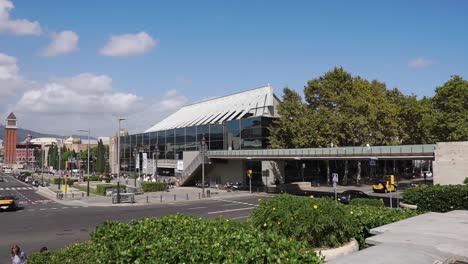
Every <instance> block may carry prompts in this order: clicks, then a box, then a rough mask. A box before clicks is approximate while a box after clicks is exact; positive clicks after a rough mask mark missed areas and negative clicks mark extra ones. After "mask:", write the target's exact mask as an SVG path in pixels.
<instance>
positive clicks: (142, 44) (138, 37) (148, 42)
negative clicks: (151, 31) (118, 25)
mask: <svg viewBox="0 0 468 264" xmlns="http://www.w3.org/2000/svg"><path fill="white" fill-rule="evenodd" d="M157 44H158V40H157V39H154V38H152V37H151V36H150V35H148V34H147V33H146V32H140V33H137V34H123V35H118V36H112V37H111V38H110V40H109V41H108V42H107V43H106V45H105V46H104V47H103V48H102V49H101V50H100V53H101V55H104V56H112V57H127V56H132V55H141V54H144V53H146V52H148V51H150V50H151V49H152V48H153V47H155V46H156V45H157Z"/></svg>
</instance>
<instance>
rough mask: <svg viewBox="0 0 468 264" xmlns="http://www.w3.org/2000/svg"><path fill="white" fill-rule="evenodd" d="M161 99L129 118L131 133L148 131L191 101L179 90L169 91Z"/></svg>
mask: <svg viewBox="0 0 468 264" xmlns="http://www.w3.org/2000/svg"><path fill="white" fill-rule="evenodd" d="M161 98H162V99H161V100H159V101H158V102H155V103H153V104H151V105H149V106H148V107H145V108H144V110H142V111H141V112H139V113H138V114H134V115H130V116H128V118H127V121H125V122H126V127H127V128H128V130H129V131H130V132H131V133H139V132H142V131H145V130H147V129H148V128H150V127H152V126H153V125H154V124H156V123H158V122H159V121H161V120H163V119H164V118H166V117H168V116H169V115H171V114H172V113H174V112H175V111H177V110H179V109H180V108H181V107H182V106H184V105H186V104H187V103H188V102H189V99H188V98H187V97H185V96H184V95H181V94H179V92H177V90H169V91H167V92H166V93H164V94H163V95H162V96H161Z"/></svg>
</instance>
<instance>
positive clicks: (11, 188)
mask: <svg viewBox="0 0 468 264" xmlns="http://www.w3.org/2000/svg"><path fill="white" fill-rule="evenodd" d="M21 190H34V188H33V187H3V188H0V191H21Z"/></svg>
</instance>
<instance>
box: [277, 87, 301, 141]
mask: <svg viewBox="0 0 468 264" xmlns="http://www.w3.org/2000/svg"><path fill="white" fill-rule="evenodd" d="M283 92H284V96H283V101H282V102H281V103H280V104H279V106H278V113H279V115H280V118H279V119H277V120H275V121H274V125H273V126H271V127H270V135H271V136H270V147H272V148H300V147H306V146H307V145H308V144H307V141H308V135H309V134H310V127H308V124H307V121H308V119H307V115H308V110H307V107H306V105H305V104H304V103H303V102H302V98H301V96H300V95H299V94H298V93H297V92H295V91H293V90H291V89H289V88H287V87H286V88H284V90H283Z"/></svg>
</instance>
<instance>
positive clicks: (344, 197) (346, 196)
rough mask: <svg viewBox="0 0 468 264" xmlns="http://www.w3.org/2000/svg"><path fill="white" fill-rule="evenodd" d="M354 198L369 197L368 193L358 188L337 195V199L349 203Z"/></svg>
mask: <svg viewBox="0 0 468 264" xmlns="http://www.w3.org/2000/svg"><path fill="white" fill-rule="evenodd" d="M354 198H370V197H369V195H367V194H365V193H364V192H362V191H359V190H347V191H344V192H342V193H341V194H340V195H339V198H338V201H340V202H341V203H344V204H349V203H350V202H351V200H353V199H354Z"/></svg>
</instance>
